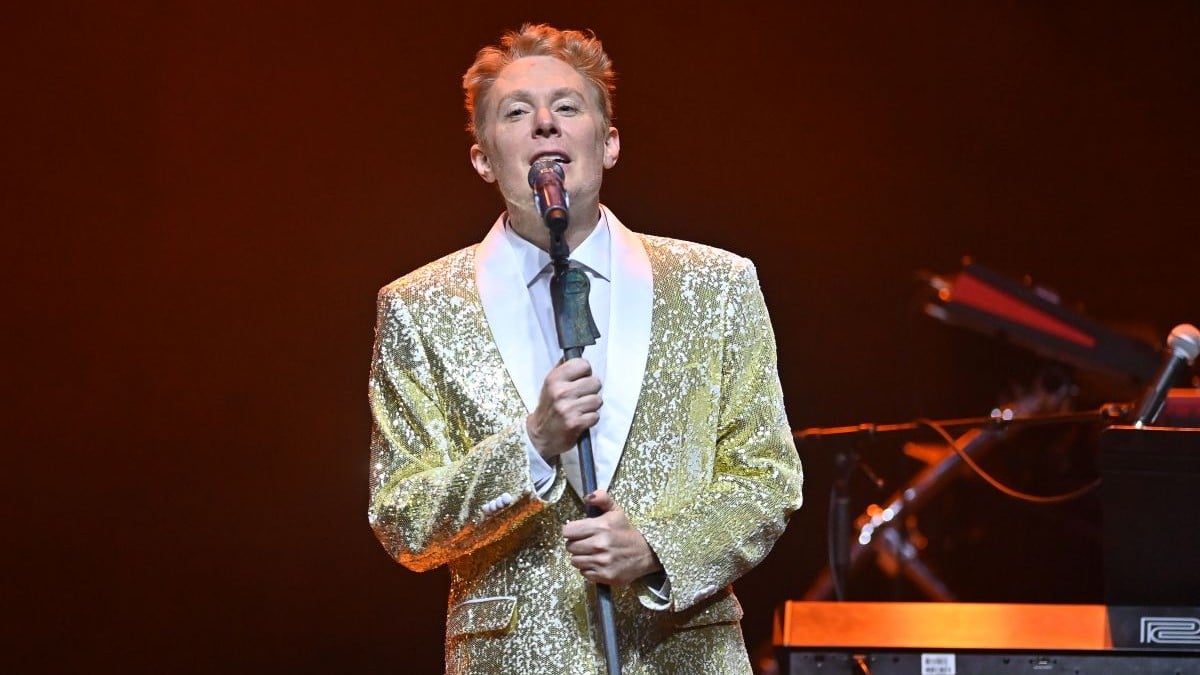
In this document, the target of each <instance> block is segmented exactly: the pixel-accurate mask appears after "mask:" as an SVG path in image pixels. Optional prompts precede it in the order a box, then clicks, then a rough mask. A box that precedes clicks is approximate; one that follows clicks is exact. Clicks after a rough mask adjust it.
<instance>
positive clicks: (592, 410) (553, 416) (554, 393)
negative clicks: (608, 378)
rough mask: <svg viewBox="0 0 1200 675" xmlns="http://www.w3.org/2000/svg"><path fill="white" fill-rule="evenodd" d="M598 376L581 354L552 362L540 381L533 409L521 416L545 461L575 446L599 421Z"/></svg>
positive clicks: (600, 402) (530, 438)
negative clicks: (539, 393)
mask: <svg viewBox="0 0 1200 675" xmlns="http://www.w3.org/2000/svg"><path fill="white" fill-rule="evenodd" d="M601 405H603V401H601V399H600V380H599V379H598V378H596V377H593V376H592V364H590V363H588V362H587V361H586V360H584V359H582V358H576V359H571V360H569V361H563V362H562V363H560V364H558V365H557V366H555V367H554V368H553V369H552V370H551V371H550V372H549V373H548V374H547V375H546V381H545V382H543V383H542V393H541V396H540V397H539V398H538V406H537V410H534V411H533V413H532V414H530V415H529V417H527V418H526V419H525V428H526V429H527V430H528V431H529V440H530V441H532V442H533V447H535V448H537V450H538V452H539V453H541V455H542V457H543V458H545V459H546V460H547V461H549V460H551V459H553V458H555V457H557V456H559V455H561V454H562V453H564V452H566V451H567V450H570V449H571V448H573V447H575V444H576V442H578V441H579V436H580V435H581V434H582V433H583V432H584V431H586V430H588V429H590V428H592V427H594V426H596V422H599V421H600V412H599V411H600V406H601Z"/></svg>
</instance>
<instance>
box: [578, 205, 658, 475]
mask: <svg viewBox="0 0 1200 675" xmlns="http://www.w3.org/2000/svg"><path fill="white" fill-rule="evenodd" d="M600 208H601V209H604V215H605V217H607V219H608V231H609V234H610V239H611V243H610V246H611V247H612V248H611V251H612V285H611V286H610V291H609V293H610V296H609V297H610V306H611V308H612V309H611V310H610V311H609V316H608V336H607V338H606V339H607V340H608V349H607V352H606V354H607V363H608V365H607V367H606V370H607V371H608V372H607V373H606V380H607V381H606V382H605V383H604V390H603V397H604V407H602V408H601V409H600V418H601V420H603V421H604V423H603V424H601V425H597V426H599V427H601V428H600V429H599V432H598V433H594V434H593V437H594V438H595V441H594V442H595V443H596V445H597V447H598V448H603V449H604V452H597V453H596V454H598V455H603V456H604V457H605V458H606V460H607V461H605V462H603V463H601V462H597V467H596V484H597V485H598V486H599V487H601V488H604V489H606V490H607V489H608V487H609V485H610V483H612V478H613V475H614V474H615V473H616V469H617V463H618V462H619V461H620V458H621V453H622V452H624V450H625V442H626V441H627V440H628V439H629V429H630V427H631V426H632V425H633V416H634V413H635V412H636V410H637V405H638V398H639V397H640V396H641V394H642V380H643V379H644V378H645V375H646V358H647V356H648V355H649V353H650V328H651V327H650V320H651V316H652V313H653V311H654V274H653V272H652V270H651V268H650V256H648V255H647V254H646V249H645V247H644V246H643V245H642V240H641V239H640V238H639V237H638V236H637V235H636V234H634V233H633V232H630V231H629V229H628V228H626V227H625V226H624V225H622V224H621V221H619V220H617V217H616V216H615V215H613V212H612V211H609V210H608V207H606V206H603V205H602V206H601V207H600Z"/></svg>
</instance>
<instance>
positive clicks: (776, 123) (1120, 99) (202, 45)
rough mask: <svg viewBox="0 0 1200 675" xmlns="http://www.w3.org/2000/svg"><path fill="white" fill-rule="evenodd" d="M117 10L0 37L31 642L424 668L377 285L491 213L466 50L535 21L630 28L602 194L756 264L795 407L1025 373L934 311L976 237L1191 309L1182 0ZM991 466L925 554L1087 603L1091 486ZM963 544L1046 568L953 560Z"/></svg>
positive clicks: (1124, 308) (964, 389)
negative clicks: (1087, 497)
mask: <svg viewBox="0 0 1200 675" xmlns="http://www.w3.org/2000/svg"><path fill="white" fill-rule="evenodd" d="M109 4H114V3H101V4H100V5H90V4H82V3H78V4H77V3H62V4H58V3H45V4H39V5H38V9H31V8H30V7H25V8H21V9H10V10H9V11H8V12H7V17H6V19H5V21H4V22H3V24H4V27H3V28H2V29H0V32H2V34H3V39H2V40H0V44H3V45H4V46H3V48H2V49H3V52H4V57H5V58H4V59H3V60H2V63H3V65H2V66H0V69H2V72H3V74H4V77H3V81H4V82H5V83H6V92H5V96H4V98H5V103H4V105H3V106H2V107H3V112H0V119H3V122H4V123H3V125H2V128H3V132H2V133H3V135H4V156H5V162H4V164H5V169H4V172H5V180H4V192H5V194H6V196H5V199H4V203H3V210H4V218H3V221H4V227H5V234H6V236H5V241H6V246H5V247H4V249H5V254H4V256H3V257H4V260H5V264H4V271H5V276H6V279H7V281H6V283H5V289H6V293H5V295H6V302H5V307H4V314H5V321H4V325H5V330H4V335H5V342H6V343H7V345H8V348H7V349H6V359H5V367H4V372H5V377H4V383H5V388H6V391H7V394H6V396H5V405H4V413H3V414H4V418H5V423H4V438H5V448H6V453H5V456H6V459H5V467H4V469H3V471H2V472H0V473H2V474H3V475H4V477H5V481H4V483H5V487H4V489H3V490H2V491H0V503H3V505H4V513H5V514H6V527H5V533H4V536H3V546H2V549H3V551H4V555H3V559H4V562H3V569H4V580H5V581H4V589H5V590H4V592H3V601H2V603H0V604H3V606H4V610H3V616H4V623H5V624H6V626H5V627H4V631H3V637H2V638H0V643H2V646H3V653H4V656H3V658H2V659H0V660H3V661H4V662H6V663H7V664H9V665H10V667H13V668H14V671H13V672H64V671H77V672H83V671H87V672H189V671H195V672H239V671H247V672H250V671H261V672H402V673H427V672H428V673H432V672H439V669H440V659H441V635H442V623H443V612H444V597H445V591H446V578H445V574H444V572H442V571H437V572H432V573H428V574H425V575H417V574H414V573H411V572H408V571H407V570H405V569H403V568H402V567H400V566H399V565H396V564H395V563H393V562H392V561H391V560H389V559H388V558H387V556H386V555H385V554H384V553H383V551H382V549H381V548H380V547H379V546H378V544H377V543H376V542H375V540H374V538H373V536H372V534H371V532H370V530H369V528H368V526H367V522H366V505H367V487H366V479H367V452H368V448H367V440H368V430H369V418H368V412H367V403H366V378H367V369H368V364H369V357H370V350H371V343H372V338H373V328H372V326H373V321H374V317H373V310H374V297H375V291H376V289H377V288H379V287H380V286H382V285H383V284H385V283H387V282H388V281H390V280H392V279H394V278H396V277H398V276H400V275H401V274H403V273H405V272H407V271H409V270H411V269H413V268H415V267H416V266H418V265H420V264H422V263H424V262H427V261H429V260H431V259H433V258H435V257H438V256H440V255H442V254H445V253H448V252H450V251H453V250H455V249H457V248H459V247H462V246H466V245H469V244H471V243H472V242H475V241H477V240H478V239H480V238H481V237H482V235H483V233H484V232H485V230H486V228H487V226H488V225H489V224H490V223H491V222H492V221H493V219H494V218H495V217H496V215H497V213H498V212H499V210H500V202H499V199H498V197H497V195H496V194H495V192H494V190H493V188H492V187H490V186H488V185H485V184H483V183H482V182H481V181H479V179H478V178H477V177H476V176H475V174H474V173H473V171H472V169H471V167H470V165H469V164H468V161H467V148H468V147H469V139H468V137H467V135H466V134H465V132H464V131H463V126H464V123H465V119H464V116H463V113H462V111H461V91H460V77H461V74H462V72H463V71H464V70H465V69H466V67H467V66H468V65H469V64H470V62H471V59H472V57H473V55H474V52H475V51H476V50H477V49H478V48H479V47H480V46H482V45H484V44H487V43H489V42H491V41H493V40H494V39H495V38H496V37H497V36H498V35H499V33H500V32H501V31H502V30H503V29H506V28H511V27H515V26H517V25H519V24H520V23H521V22H523V21H527V20H534V21H550V22H553V23H556V24H558V25H560V26H565V27H581V28H592V29H594V30H595V31H596V32H597V33H598V34H599V35H600V36H601V37H602V38H603V40H604V41H605V44H606V46H607V47H608V49H609V51H610V53H611V54H612V56H613V58H614V59H615V63H616V68H617V70H618V73H619V89H618V94H617V98H616V105H617V117H616V124H617V125H618V127H619V128H620V130H621V137H622V149H623V153H622V156H621V161H620V164H619V165H618V166H617V167H616V169H615V170H613V171H611V172H610V173H609V174H608V175H607V177H606V182H605V191H604V194H605V197H604V200H605V202H606V203H607V204H609V205H610V206H611V207H612V208H613V209H614V210H615V211H616V212H617V213H618V214H620V216H621V218H622V219H623V221H624V222H626V223H627V224H629V225H630V226H631V227H633V228H635V229H637V230H640V231H644V232H649V233H655V234H661V235H668V236H677V237H683V238H687V239H693V240H697V241H702V242H707V243H711V244H715V245H718V246H722V247H725V248H728V249H731V250H733V251H736V252H738V253H741V254H743V255H746V256H749V257H751V258H753V259H754V260H755V261H756V262H757V264H758V268H759V272H760V275H761V278H762V283H763V290H764V292H765V294H766V298H767V301H768V304H769V306H770V308H771V311H772V314H773V317H774V320H775V326H776V332H777V338H778V343H779V348H780V368H781V371H782V377H783V382H784V387H785V390H786V396H787V404H788V410H789V414H790V418H791V423H792V425H793V426H794V427H796V428H802V427H809V426H819V425H833V424H848V423H856V422H862V421H876V422H885V421H898V420H905V419H909V418H911V417H914V416H917V415H928V416H932V417H946V416H966V415H975V414H982V413H986V412H987V410H988V409H990V407H991V406H992V405H993V404H994V403H995V402H996V401H997V400H999V399H1000V398H1002V397H1003V396H1005V395H1006V394H1005V392H1006V391H1008V390H1011V389H1012V388H1013V387H1014V386H1016V385H1022V384H1027V383H1028V381H1027V378H1028V377H1030V376H1031V375H1032V374H1033V373H1035V372H1036V371H1037V369H1038V367H1039V365H1040V364H1039V363H1037V362H1035V361H1034V360H1033V357H1031V356H1029V355H1027V354H1025V353H1024V352H1022V351H1021V350H1019V349H1014V348H1011V347H1006V346H1004V345H1002V344H1001V343H999V342H996V341H993V340H991V339H990V338H987V337H983V336H978V335H974V334H970V333H968V332H966V331H963V330H961V329H955V328H950V327H947V326H943V325H941V324H938V323H936V322H934V321H933V320H932V319H929V318H927V317H925V316H923V315H922V314H921V312H920V304H921V303H920V297H921V295H920V294H921V283H920V281H919V277H920V275H921V273H922V271H926V272H929V271H931V272H938V273H952V272H954V271H956V270H957V269H958V268H959V264H960V262H959V261H960V258H961V256H963V255H964V254H970V255H973V256H975V258H976V259H977V260H978V261H980V262H983V263H985V264H987V265H989V266H991V267H993V268H995V269H997V270H999V271H1002V272H1004V273H1005V274H1009V275H1012V276H1014V277H1016V278H1020V277H1021V276H1022V275H1025V274H1030V275H1033V277H1034V279H1035V280H1036V281H1038V282H1041V283H1043V284H1045V285H1048V286H1050V287H1052V288H1054V289H1056V290H1057V291H1058V292H1059V294H1060V295H1061V296H1062V297H1063V298H1064V300H1065V301H1066V302H1068V303H1069V304H1071V305H1072V306H1075V305H1077V304H1078V303H1082V304H1083V305H1084V307H1085V311H1086V312H1087V314H1088V315H1089V316H1091V317H1093V318H1096V319H1099V320H1102V321H1105V322H1108V323H1112V324H1120V325H1124V326H1127V327H1131V328H1135V329H1137V330H1138V331H1140V333H1141V334H1143V335H1145V336H1146V337H1147V339H1149V340H1152V341H1156V342H1157V341H1161V340H1162V338H1163V336H1165V335H1166V332H1167V331H1168V330H1169V329H1170V327H1171V326H1172V325H1174V324H1175V323H1178V322H1181V321H1185V320H1190V321H1192V322H1196V321H1200V314H1198V312H1200V302H1198V300H1200V292H1198V291H1197V284H1196V270H1197V258H1198V256H1197V253H1196V250H1197V249H1196V232H1197V230H1196V216H1195V214H1196V198H1195V191H1196V185H1197V184H1198V183H1200V180H1198V179H1200V175H1198V173H1197V166H1200V141H1198V138H1197V126H1198V125H1197V124H1196V120H1197V119H1200V73H1198V64H1200V41H1197V39H1196V35H1197V34H1198V33H1200V5H1197V4H1196V3H1192V2H1175V3H1172V2H1162V3H1153V4H1152V5H1150V6H1140V5H1138V4H1135V3H1011V2H976V3H967V4H962V5H959V4H945V3H916V4H912V3H903V4H901V5H896V4H894V3H867V4H862V3H853V4H851V5H848V6H844V7H843V6H841V5H837V6H834V5H835V4H836V3H820V4H818V3H807V2H788V3H785V2H771V3H759V2H754V1H749V2H741V3H736V8H725V9H719V8H716V7H715V6H710V5H711V3H710V4H709V5H705V4H703V3H699V4H697V3H687V4H683V3H681V4H669V3H668V4H662V3H658V4H656V3H647V2H615V3H603V4H602V5H598V6H594V7H593V6H591V5H587V6H582V5H579V4H578V3H559V5H560V7H561V9H553V7H554V5H553V4H549V3H542V4H541V5H540V7H541V8H542V9H540V10H531V9H528V7H532V5H522V6H521V7H516V6H514V5H511V3H509V4H504V3H495V4H493V5H491V6H464V5H461V4H460V3H441V4H439V3H396V2H379V3H361V2H350V3H347V2H338V3H333V2H327V3H285V2H271V3H227V2H217V3H213V2H167V3H161V2H130V3H115V4H117V5H120V7H113V8H101V5H109ZM406 6H408V7H413V6H416V7H420V8H419V9H412V8H406ZM1096 395H1097V396H1099V397H1101V398H1103V396H1105V395H1106V392H1100V393H1098V394H1096ZM872 452H876V453H877V454H878V455H879V456H878V457H873V458H872V461H874V462H875V463H876V464H878V465H879V467H880V470H881V471H883V472H884V473H889V472H890V473H891V474H895V475H894V476H893V475H889V476H887V477H888V478H889V480H895V479H896V478H898V477H899V478H902V477H903V475H904V472H905V471H906V470H909V469H911V467H908V466H907V465H906V464H904V462H903V461H902V460H900V459H898V455H897V453H898V449H897V448H896V447H885V448H882V449H878V450H877V451H876V450H872ZM805 461H806V462H807V465H808V467H809V472H808V482H807V486H806V487H807V496H808V502H807V505H806V507H805V508H804V510H803V511H802V512H801V513H800V514H799V515H798V516H797V517H796V518H795V519H794V520H793V522H792V525H791V527H790V529H789V530H788V532H787V534H786V535H785V537H784V538H783V539H782V540H781V541H780V543H779V544H778V546H777V547H776V550H775V551H774V553H773V554H772V556H771V557H770V558H769V559H768V562H767V563H766V564H765V565H763V566H762V567H761V568H759V569H758V570H756V571H754V572H753V573H752V574H750V575H749V576H748V577H747V578H746V579H744V580H743V582H742V583H740V584H739V586H738V587H739V590H740V594H741V597H742V599H743V601H744V604H745V608H746V611H747V617H746V620H745V629H746V632H747V637H748V640H749V641H750V642H751V643H752V644H754V645H761V644H763V643H764V642H765V641H766V640H767V639H768V638H769V630H770V617H771V612H772V610H773V608H774V607H775V606H776V605H777V604H778V603H780V602H782V601H783V600H784V599H786V598H791V597H798V596H799V595H800V594H801V593H803V591H804V589H805V588H806V587H807V586H808V585H809V583H810V582H811V581H812V579H813V576H814V575H815V574H816V572H817V571H818V570H819V569H820V568H821V566H822V564H823V560H824V557H825V553H824V546H825V539H826V537H825V531H824V520H825V511H826V500H827V495H828V488H829V482H830V476H831V474H830V471H829V468H830V463H829V459H828V457H825V456H822V455H820V454H819V453H812V452H808V453H805ZM1020 469H1021V467H1020V466H1018V467H1017V470H1016V471H1013V472H1011V473H1013V474H1014V475H1018V476H1019V475H1021V474H1022V471H1021V470H1020ZM1072 472H1074V473H1072ZM1024 473H1032V472H1028V471H1026V472H1024ZM1060 473H1061V474H1062V475H1064V476H1066V479H1064V481H1063V482H1064V483H1069V482H1070V480H1067V479H1071V478H1074V477H1079V478H1080V479H1083V478H1087V477H1088V476H1087V473H1088V467H1086V466H1085V467H1083V468H1082V469H1080V468H1078V467H1074V466H1073V465H1072V466H1067V467H1066V468H1064V469H1062V471H1061V472H1060ZM1035 478H1036V477H1035ZM856 481H858V482H861V479H856ZM891 487H894V483H892V485H891ZM856 490H859V491H862V490H861V485H860V486H857V487H856ZM986 490H987V488H985V487H984V486H982V484H981V483H978V481H976V482H973V483H972V482H970V481H967V482H966V486H965V488H964V489H962V490H960V491H959V492H958V493H956V494H955V495H953V499H954V501H953V503H954V504H955V505H957V507H959V508H961V509H962V512H961V513H960V516H962V517H963V519H964V520H965V521H966V522H965V523H959V524H957V525H956V526H954V527H950V526H947V532H949V533H950V534H947V538H946V539H944V540H937V541H934V543H933V545H932V547H931V552H932V549H938V548H939V546H940V548H941V549H943V553H944V554H945V557H943V558H941V560H942V561H943V562H942V567H941V572H942V573H943V574H945V575H946V576H947V578H949V579H953V580H955V583H956V584H957V589H956V590H958V592H960V593H961V595H962V597H964V598H965V599H977V600H1022V601H1050V600H1056V601H1097V593H1098V592H1099V583H1098V576H1097V574H1098V573H1097V571H1096V570H1097V567H1098V565H1099V562H1098V560H1096V559H1095V557H1094V554H1095V551H1096V548H1095V533H1094V531H1093V530H1089V527H1093V528H1094V520H1092V521H1089V520H1088V519H1087V517H1086V516H1087V514H1088V513H1089V512H1088V509H1087V508H1086V507H1082V508H1080V509H1079V510H1078V513H1074V514H1072V512H1070V511H1067V512H1065V513H1066V514H1067V515H1062V514H1063V513H1064V512H1055V511H1050V512H1047V511H1037V512H1036V514H1035V513H1031V510H1030V509H1028V508H1026V507H1022V506H1020V505H1015V504H1014V503H1013V502H1009V501H1006V500H1002V499H999V498H993V497H991V496H986V497H981V496H979V495H980V494H982V493H985V492H986ZM879 496H880V495H878V494H876V493H871V492H869V491H866V492H865V493H864V494H863V495H861V499H872V498H874V499H877V498H879ZM861 499H860V501H858V502H856V507H857V508H861V506H862V504H863V502H862V501H861ZM973 499H974V500H975V501H972V500H973ZM948 503H949V502H948ZM943 510H945V509H943ZM935 511H936V509H935ZM1070 518H1074V520H1070ZM1004 523H1035V524H1040V525H1037V526H1036V527H1035V526H1028V527H1026V526H1025V525H1022V526H1021V527H1018V528H1014V527H1008V528H1007V529H1006V528H1005V527H1003V524H1004ZM951 525H954V524H953V523H952V524H951ZM1032 531H1038V532H1044V534H1045V537H1046V539H1047V540H1049V541H1064V542H1067V544H1070V545H1064V546H1059V547H1057V548H1058V549H1061V550H1062V551H1066V553H1060V554H1059V558H1060V559H1059V560H1058V563H1056V565H1054V566H1050V565H1047V566H1045V567H1043V566H1041V565H1042V562H1041V561H1042V560H1044V559H1045V557H1046V556H1045V550H1042V551H1041V552H1039V551H1037V550H1028V549H1024V548H1023V546H1024V544H1023V543H1022V544H1019V543H1018V540H1019V538H1020V535H1021V534H1022V533H1026V532H1032ZM972 537H975V539H972ZM1056 537H1061V539H1055V538H1056ZM971 541H975V542H976V543H979V542H980V541H982V542H985V544H984V545H985V546H986V547H990V548H989V549H988V550H990V551H991V555H992V558H991V559H993V560H994V559H999V560H1002V561H1004V564H1007V565H1017V564H1019V565H1021V567H1019V568H1015V569H1031V570H1033V571H1032V572H1025V573H1021V574H1005V573H1003V569H1000V572H999V573H997V571H996V570H997V566H996V565H990V566H989V565H983V564H982V563H979V562H976V563H975V564H976V565H977V566H976V567H972V566H971V565H970V564H968V563H963V564H962V565H959V566H956V565H954V564H951V563H947V562H945V561H947V560H948V561H953V560H955V558H954V556H953V553H954V552H953V551H945V550H944V549H947V548H949V544H948V543H947V542H960V544H956V545H957V546H958V548H957V549H956V550H961V549H962V548H963V547H966V546H967V545H968V544H969V543H970V542H971ZM1076 541H1081V542H1084V543H1082V544H1079V545H1078V546H1076V544H1075V543H1073V542H1076ZM961 542H966V543H961ZM1088 542H1091V543H1090V544H1089V543H1088ZM1072 547H1075V548H1072ZM1072 550H1077V551H1080V553H1078V554H1072V553H1071V552H1070V551H1072ZM1063 555H1066V556H1070V555H1075V556H1076V557H1074V558H1070V557H1068V558H1066V559H1065V560H1064V559H1062V556H1063ZM893 592H895V593H897V594H901V595H902V594H903V593H904V591H903V590H895V589H893Z"/></svg>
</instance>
